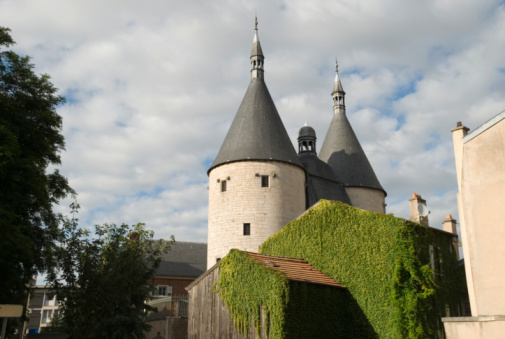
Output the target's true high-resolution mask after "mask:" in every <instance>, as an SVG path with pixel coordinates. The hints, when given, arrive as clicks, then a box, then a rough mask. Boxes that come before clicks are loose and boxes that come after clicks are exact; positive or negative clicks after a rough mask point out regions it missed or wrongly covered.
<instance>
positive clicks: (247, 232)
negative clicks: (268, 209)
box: [244, 224, 251, 235]
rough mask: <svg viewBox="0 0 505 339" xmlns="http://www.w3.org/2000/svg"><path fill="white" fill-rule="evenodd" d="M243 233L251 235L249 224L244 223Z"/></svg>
mask: <svg viewBox="0 0 505 339" xmlns="http://www.w3.org/2000/svg"><path fill="white" fill-rule="evenodd" d="M244 235H251V224H244Z"/></svg>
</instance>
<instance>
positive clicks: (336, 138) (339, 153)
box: [319, 64, 386, 213]
mask: <svg viewBox="0 0 505 339" xmlns="http://www.w3.org/2000/svg"><path fill="white" fill-rule="evenodd" d="M335 67H336V76H335V83H334V85H333V92H332V93H331V96H332V98H333V119H332V120H331V124H330V127H329V128H328V132H327V133H326V137H325V139H324V142H323V145H322V146H321V151H320V152H319V158H320V159H321V160H322V161H324V162H326V163H327V164H328V165H330V167H331V169H332V170H333V172H334V173H335V175H336V179H337V181H338V182H340V183H342V184H343V185H344V187H345V190H346V192H347V195H348V196H349V199H350V201H351V205H352V206H354V207H358V208H361V209H364V210H369V211H373V212H380V213H385V209H386V204H385V197H386V191H385V190H384V189H383V188H382V186H381V184H380V183H379V180H378V179H377V176H376V175H375V172H374V170H373V168H372V166H371V165H370V162H369V161H368V158H367V157H366V155H365V152H364V151H363V148H361V145H360V143H359V141H358V138H357V137H356V134H355V133H354V131H353V129H352V127H351V124H350V123H349V120H347V116H346V113H345V92H344V89H343V87H342V83H341V82H340V77H339V75H338V64H336V65H335Z"/></svg>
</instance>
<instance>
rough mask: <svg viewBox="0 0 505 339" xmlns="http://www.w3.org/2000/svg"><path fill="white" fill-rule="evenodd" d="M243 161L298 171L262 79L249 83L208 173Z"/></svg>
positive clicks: (289, 144) (299, 164) (298, 162)
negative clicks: (267, 162)
mask: <svg viewBox="0 0 505 339" xmlns="http://www.w3.org/2000/svg"><path fill="white" fill-rule="evenodd" d="M243 160H277V161H282V162H287V163H290V164H293V165H296V166H299V167H302V164H301V163H300V160H299V159H298V156H297V155H296V152H295V149H294V147H293V144H292V143H291V140H289V136H288V133H287V132H286V129H285V128H284V124H283V123H282V120H281V118H280V116H279V113H277V109H276V108H275V104H274V101H273V100H272V97H271V96H270V93H269V92H268V88H267V86H266V84H265V82H264V81H263V79H251V82H250V83H249V87H248V88H247V92H246V93H245V96H244V99H243V100H242V103H241V104H240V107H239V109H238V111H237V114H236V115H235V119H234V120H233V123H232V124H231V127H230V129H229V130H228V134H227V135H226V138H225V139H224V142H223V145H222V146H221V149H220V150H219V153H218V155H217V157H216V159H215V160H214V162H213V163H212V165H211V166H210V168H209V170H208V172H210V171H211V170H212V169H213V168H214V167H216V166H219V165H222V164H226V163H230V162H235V161H243ZM208 172H207V173H208Z"/></svg>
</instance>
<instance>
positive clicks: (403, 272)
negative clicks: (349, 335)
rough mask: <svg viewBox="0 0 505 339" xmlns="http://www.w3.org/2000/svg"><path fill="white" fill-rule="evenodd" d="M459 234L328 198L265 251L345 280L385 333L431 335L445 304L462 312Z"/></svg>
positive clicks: (263, 249)
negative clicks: (454, 243) (457, 250)
mask: <svg viewBox="0 0 505 339" xmlns="http://www.w3.org/2000/svg"><path fill="white" fill-rule="evenodd" d="M452 241H453V236H452V235H450V234H448V233H445V232H442V231H439V230H435V229H432V228H428V227H424V226H422V225H419V224H416V223H412V222H410V221H407V220H405V219H401V218H396V217H394V216H392V215H384V214H379V213H373V212H369V211H364V210H360V209H357V208H354V207H351V206H349V205H346V204H343V203H340V202H335V201H324V200H322V201H321V202H320V203H319V204H318V205H316V206H314V207H312V208H311V209H309V210H308V211H307V212H306V213H305V214H304V215H303V216H302V217H300V218H299V219H297V220H294V221H292V222H290V223H289V224H288V225H286V226H285V227H284V228H283V229H282V230H281V231H280V232H278V233H276V234H275V235H273V236H272V237H270V238H269V239H268V240H267V241H266V242H265V243H264V244H263V245H262V246H261V248H260V253H262V254H269V255H277V256H286V257H295V258H303V259H305V260H307V261H308V262H309V264H311V265H312V266H314V267H315V268H317V269H319V270H320V271H321V272H323V273H325V274H327V275H329V276H330V277H332V278H334V279H335V280H336V281H338V282H339V283H341V284H343V285H344V286H346V287H347V288H348V290H349V292H350V294H351V295H352V297H353V298H354V299H355V300H356V303H357V304H358V305H359V309H361V311H362V312H363V314H364V316H365V317H366V319H368V322H369V324H370V325H371V326H372V328H373V331H374V332H375V333H376V334H377V335H378V336H379V337H380V338H430V337H437V336H438V335H439V332H440V331H441V330H442V325H441V323H440V317H442V316H446V308H449V309H450V312H451V315H453V316H454V315H456V314H457V308H458V303H459V301H460V297H461V294H462V291H464V288H465V281H464V277H463V276H462V275H461V274H456V263H457V259H456V255H455V253H454V248H453V246H452ZM430 245H431V246H432V248H433V249H434V250H433V251H434V257H435V261H436V262H438V264H435V265H434V266H435V268H436V270H437V271H436V272H434V271H433V270H432V269H431V266H430ZM262 292H265V291H262ZM262 292H258V293H262ZM289 295H292V294H289ZM296 298H297V297H296V296H295V299H296ZM243 303H247V301H243ZM290 321H293V319H292V318H290ZM353 325H354V324H352V323H349V326H353ZM293 326H295V325H293ZM283 330H284V331H289V327H284V328H279V329H278V331H283ZM276 333H278V332H276ZM282 337H284V336H282V335H281V336H279V338H282ZM365 337H367V336H365Z"/></svg>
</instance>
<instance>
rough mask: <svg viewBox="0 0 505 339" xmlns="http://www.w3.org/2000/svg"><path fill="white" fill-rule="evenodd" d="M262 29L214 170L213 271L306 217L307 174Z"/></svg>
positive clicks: (211, 201)
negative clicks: (233, 252)
mask: <svg viewBox="0 0 505 339" xmlns="http://www.w3.org/2000/svg"><path fill="white" fill-rule="evenodd" d="M264 59H265V57H264V56H263V51H262V49H261V45H260V41H259V39H258V26H257V21H256V22H255V33H254V40H253V47H252V52H251V82H250V83H249V87H248V89H247V91H246V93H245V96H244V98H243V100H242V103H241V104H240V107H239V109H238V111H237V114H236V115H235V119H234V120H233V122H232V124H231V127H230V129H229V131H228V134H227V135H226V138H225V140H224V142H223V145H222V146H221V149H220V150H219V153H218V155H217V157H216V159H215V160H214V162H213V163H212V165H211V166H210V168H209V170H208V172H207V173H208V175H209V226H208V250H207V268H210V267H211V266H213V265H214V264H215V263H216V262H217V261H219V260H220V259H221V258H223V257H224V256H225V255H226V254H227V253H228V252H229V250H230V249H232V248H238V249H241V250H245V251H252V252H257V251H258V248H259V246H260V245H261V244H262V243H263V242H264V241H265V240H266V239H267V238H268V237H270V236H271V235H273V234H275V233H276V232H277V231H279V230H280V229H281V228H282V227H283V226H284V225H285V224H287V223H288V222H290V221H291V220H293V219H294V218H296V217H297V216H299V215H300V214H302V213H303V212H304V211H305V172H304V170H303V167H302V164H301V163H300V160H299V159H298V156H297V154H296V151H295V149H294V147H293V144H292V143H291V141H290V140H289V137H288V134H287V132H286V129H285V128H284V125H283V123H282V121H281V118H280V117H279V113H277V109H276V108H275V104H274V102H273V100H272V97H271V96H270V93H269V92H268V89H267V86H266V84H265V80H264Z"/></svg>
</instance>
